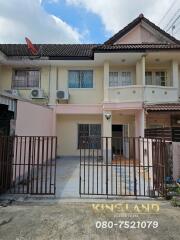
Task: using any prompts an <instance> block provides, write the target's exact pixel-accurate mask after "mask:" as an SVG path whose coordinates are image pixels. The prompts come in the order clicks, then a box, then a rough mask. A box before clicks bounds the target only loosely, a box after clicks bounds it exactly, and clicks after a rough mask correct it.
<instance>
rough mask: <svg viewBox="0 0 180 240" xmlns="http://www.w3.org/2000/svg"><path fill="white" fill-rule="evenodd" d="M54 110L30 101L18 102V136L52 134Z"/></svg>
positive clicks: (16, 131) (16, 132)
mask: <svg viewBox="0 0 180 240" xmlns="http://www.w3.org/2000/svg"><path fill="white" fill-rule="evenodd" d="M53 126H54V124H53V110H52V109H49V108H47V107H44V106H40V105H37V104H33V103H30V102H24V101H18V102H17V116H16V130H15V134H16V135H17V136H52V135H53V133H54V131H53Z"/></svg>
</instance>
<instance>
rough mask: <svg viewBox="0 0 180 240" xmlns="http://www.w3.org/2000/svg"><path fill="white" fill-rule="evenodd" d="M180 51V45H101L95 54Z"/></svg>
mask: <svg viewBox="0 0 180 240" xmlns="http://www.w3.org/2000/svg"><path fill="white" fill-rule="evenodd" d="M177 49H178V50H180V44H164V43H163V44H162V43H161V44H151V43H150V44H115V45H106V44H103V45H99V46H97V47H96V48H95V49H94V51H95V52H104V51H110V52H113V51H114V52H117V51H127V50H128V51H146V50H151V51H152V50H161V51H162V50H177Z"/></svg>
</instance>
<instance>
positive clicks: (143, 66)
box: [141, 56, 146, 86]
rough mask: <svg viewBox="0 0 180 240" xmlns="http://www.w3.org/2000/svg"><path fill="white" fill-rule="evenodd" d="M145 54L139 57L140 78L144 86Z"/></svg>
mask: <svg viewBox="0 0 180 240" xmlns="http://www.w3.org/2000/svg"><path fill="white" fill-rule="evenodd" d="M145 60H146V58H145V56H142V58H141V79H142V85H143V86H145V85H146V82H145V71H146V70H145V68H146V67H145Z"/></svg>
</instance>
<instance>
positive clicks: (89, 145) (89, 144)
mask: <svg viewBox="0 0 180 240" xmlns="http://www.w3.org/2000/svg"><path fill="white" fill-rule="evenodd" d="M92 144H93V140H92V143H91V139H90V138H88V195H89V177H90V176H89V172H90V148H91V145H92Z"/></svg>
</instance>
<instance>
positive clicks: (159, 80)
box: [155, 72, 167, 86]
mask: <svg viewBox="0 0 180 240" xmlns="http://www.w3.org/2000/svg"><path fill="white" fill-rule="evenodd" d="M166 80H167V74H166V72H156V73H155V83H156V84H155V85H160V86H166V85H167V84H166V83H167V81H166Z"/></svg>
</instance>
